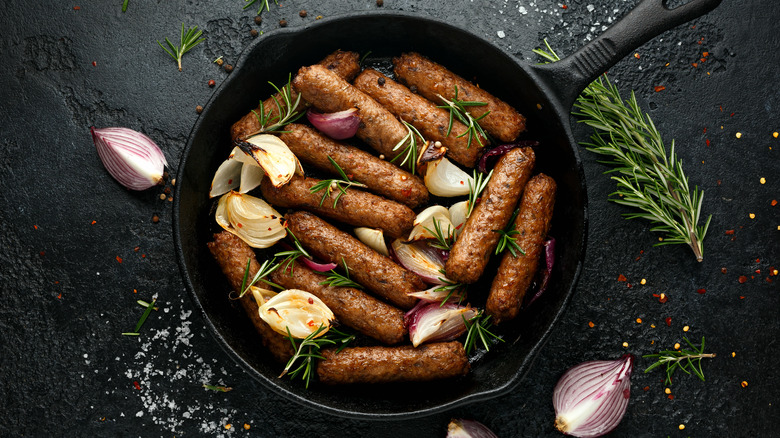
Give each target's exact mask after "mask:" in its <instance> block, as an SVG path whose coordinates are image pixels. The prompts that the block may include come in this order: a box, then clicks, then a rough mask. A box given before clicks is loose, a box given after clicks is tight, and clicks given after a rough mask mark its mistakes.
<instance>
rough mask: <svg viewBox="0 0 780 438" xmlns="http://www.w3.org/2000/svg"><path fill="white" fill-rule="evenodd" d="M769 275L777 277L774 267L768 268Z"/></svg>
mask: <svg viewBox="0 0 780 438" xmlns="http://www.w3.org/2000/svg"><path fill="white" fill-rule="evenodd" d="M769 275H777V269H775V267H774V266H770V267H769Z"/></svg>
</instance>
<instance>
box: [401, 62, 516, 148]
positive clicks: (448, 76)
mask: <svg viewBox="0 0 780 438" xmlns="http://www.w3.org/2000/svg"><path fill="white" fill-rule="evenodd" d="M393 66H394V71H395V75H396V78H397V79H398V81H400V82H401V83H403V84H405V85H406V86H408V87H410V88H411V87H415V88H416V89H417V92H419V93H420V94H422V95H423V96H425V97H426V98H427V99H429V100H431V101H433V102H436V103H439V102H442V101H441V99H440V98H439V96H438V95H441V96H443V97H444V98H445V99H447V100H450V101H451V100H452V99H453V98H454V97H455V87H456V86H457V87H458V99H460V100H467V101H472V102H485V103H487V105H483V106H469V107H467V108H468V112H469V113H471V115H472V116H474V118H477V117H479V116H481V115H482V114H485V113H486V112H488V111H490V114H488V115H487V116H485V118H483V119H481V120H480V121H479V124H480V125H481V126H482V127H483V128H484V129H485V130H486V131H487V132H488V133H490V134H491V135H492V136H494V137H495V138H497V139H498V140H500V141H503V142H510V141H513V140H515V139H516V138H517V136H518V135H519V134H520V133H521V132H523V131H524V130H525V117H523V116H522V115H521V114H520V113H518V112H517V110H515V109H514V108H512V106H510V105H509V104H508V103H506V102H504V101H502V100H500V99H498V98H497V97H495V96H493V95H492V94H490V93H488V92H487V91H485V90H483V89H481V88H479V87H478V86H476V85H474V84H472V83H471V82H469V81H467V80H466V79H464V78H462V77H460V76H458V75H456V74H455V73H453V72H451V71H449V70H448V69H447V68H445V67H444V66H442V65H440V64H437V63H435V62H433V61H431V60H430V59H428V58H426V57H424V56H422V55H420V54H419V53H404V54H403V55H401V56H399V57H397V58H394V59H393Z"/></svg>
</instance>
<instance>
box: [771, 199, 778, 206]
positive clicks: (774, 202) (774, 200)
mask: <svg viewBox="0 0 780 438" xmlns="http://www.w3.org/2000/svg"><path fill="white" fill-rule="evenodd" d="M770 204H772V207H774V206H775V205H777V199H773V200H772V202H770Z"/></svg>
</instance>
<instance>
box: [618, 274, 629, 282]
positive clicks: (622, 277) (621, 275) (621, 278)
mask: <svg viewBox="0 0 780 438" xmlns="http://www.w3.org/2000/svg"><path fill="white" fill-rule="evenodd" d="M627 280H628V279H627V278H626V276H625V275H623V274H620V275H618V281H627Z"/></svg>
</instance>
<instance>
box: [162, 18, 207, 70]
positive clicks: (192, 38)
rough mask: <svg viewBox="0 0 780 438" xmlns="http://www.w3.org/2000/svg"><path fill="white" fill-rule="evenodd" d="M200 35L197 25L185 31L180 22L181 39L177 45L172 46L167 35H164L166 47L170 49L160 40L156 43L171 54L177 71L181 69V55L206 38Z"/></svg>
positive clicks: (200, 31) (201, 32)
mask: <svg viewBox="0 0 780 438" xmlns="http://www.w3.org/2000/svg"><path fill="white" fill-rule="evenodd" d="M201 35H203V31H202V30H198V26H194V27H191V28H189V29H187V31H186V32H185V31H184V23H182V24H181V39H180V43H179V46H178V47H177V46H174V45H173V43H172V42H171V40H169V39H168V37H165V42H166V43H167V44H168V48H170V50H168V48H166V47H165V46H163V45H162V43H161V42H160V41H157V44H159V45H160V47H162V49H163V50H165V52H166V53H167V54H169V55H171V58H173V59H174V60H175V61H176V62H177V63H178V64H179V71H181V57H182V56H184V54H185V53H187V52H189V51H190V50H192V48H193V47H195V46H197V45H198V44H200V43H202V42H203V41H205V40H206V38H201Z"/></svg>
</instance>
